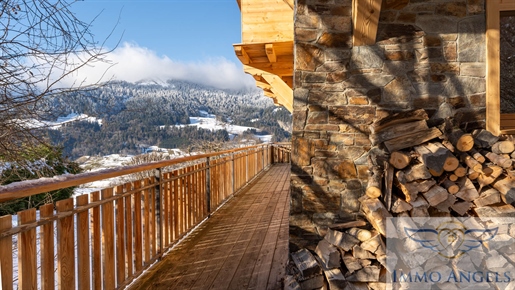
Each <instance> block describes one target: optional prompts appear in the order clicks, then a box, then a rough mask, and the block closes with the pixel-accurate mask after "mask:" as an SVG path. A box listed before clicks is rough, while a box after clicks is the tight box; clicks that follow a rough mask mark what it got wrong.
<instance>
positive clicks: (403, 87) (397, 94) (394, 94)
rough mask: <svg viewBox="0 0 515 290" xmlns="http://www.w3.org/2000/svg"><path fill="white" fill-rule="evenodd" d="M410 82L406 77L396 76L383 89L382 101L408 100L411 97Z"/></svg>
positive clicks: (396, 101)
mask: <svg viewBox="0 0 515 290" xmlns="http://www.w3.org/2000/svg"><path fill="white" fill-rule="evenodd" d="M410 88H411V83H410V81H409V79H408V78H407V77H397V78H395V79H394V80H392V81H391V82H390V83H388V84H387V85H386V86H385V87H384V90H383V96H382V102H392V103H398V102H409V101H411V97H412V90H410Z"/></svg>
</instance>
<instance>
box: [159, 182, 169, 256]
mask: <svg viewBox="0 0 515 290" xmlns="http://www.w3.org/2000/svg"><path fill="white" fill-rule="evenodd" d="M169 178H170V174H169V173H163V179H169ZM161 182H162V184H163V186H162V187H161V195H162V200H163V203H164V204H163V206H162V211H163V229H162V233H163V235H164V236H163V239H164V244H163V246H162V247H164V248H166V247H168V245H170V230H171V227H170V213H171V208H170V182H169V181H166V182H163V180H162V181H161Z"/></svg>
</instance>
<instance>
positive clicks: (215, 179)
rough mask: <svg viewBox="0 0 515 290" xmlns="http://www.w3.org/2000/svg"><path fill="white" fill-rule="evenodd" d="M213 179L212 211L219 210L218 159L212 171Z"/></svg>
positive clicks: (214, 162)
mask: <svg viewBox="0 0 515 290" xmlns="http://www.w3.org/2000/svg"><path fill="white" fill-rule="evenodd" d="M212 173H213V174H212V177H213V178H212V179H211V183H212V187H211V189H212V192H213V194H212V195H211V196H212V197H213V202H212V204H211V205H212V209H211V210H216V209H217V208H218V159H213V171H212Z"/></svg>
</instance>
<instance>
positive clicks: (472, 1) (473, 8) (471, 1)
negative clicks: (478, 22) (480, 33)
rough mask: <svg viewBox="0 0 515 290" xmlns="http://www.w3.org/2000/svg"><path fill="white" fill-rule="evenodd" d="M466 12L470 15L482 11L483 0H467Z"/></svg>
mask: <svg viewBox="0 0 515 290" xmlns="http://www.w3.org/2000/svg"><path fill="white" fill-rule="evenodd" d="M467 12H468V13H469V14H471V15H472V14H481V13H484V12H485V0H467Z"/></svg>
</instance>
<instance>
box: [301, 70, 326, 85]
mask: <svg viewBox="0 0 515 290" xmlns="http://www.w3.org/2000/svg"><path fill="white" fill-rule="evenodd" d="M326 78H327V73H324V72H303V73H302V81H303V82H304V83H306V84H309V83H323V82H325V80H326Z"/></svg>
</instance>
